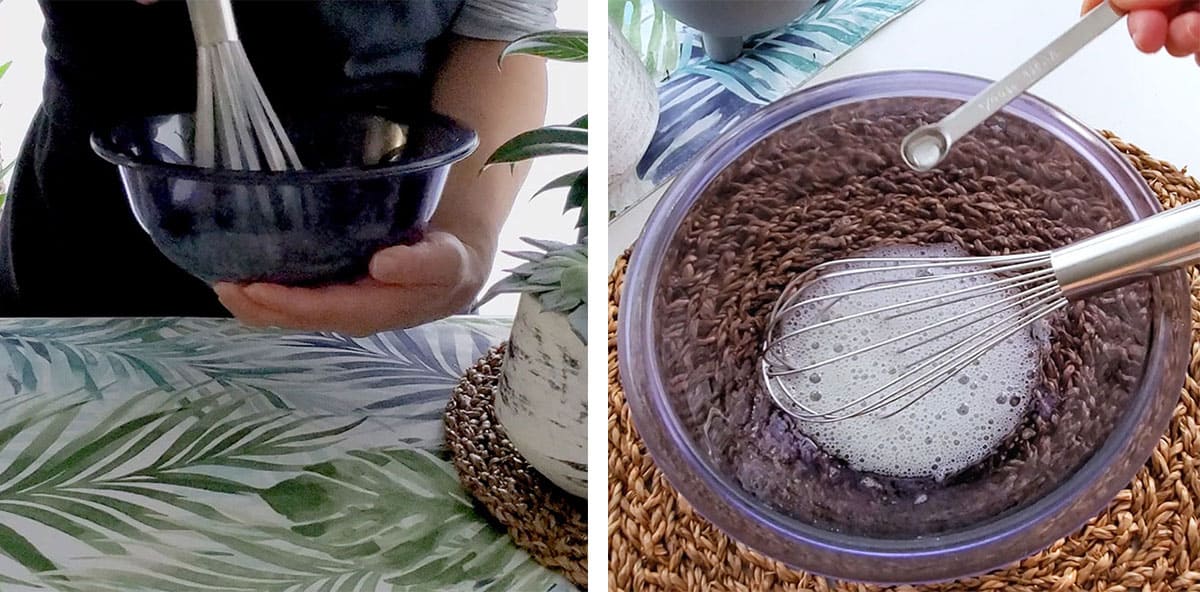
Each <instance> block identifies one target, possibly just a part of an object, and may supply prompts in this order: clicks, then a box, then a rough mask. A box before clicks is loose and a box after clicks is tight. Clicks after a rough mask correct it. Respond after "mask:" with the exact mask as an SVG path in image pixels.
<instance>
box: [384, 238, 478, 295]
mask: <svg viewBox="0 0 1200 592" xmlns="http://www.w3.org/2000/svg"><path fill="white" fill-rule="evenodd" d="M469 255H470V254H469V253H468V251H467V248H466V246H465V245H463V243H462V241H460V240H459V239H458V237H456V236H454V235H453V234H450V233H448V232H442V231H433V232H429V233H428V234H426V235H425V237H424V238H423V239H422V240H421V242H418V243H416V244H413V245H400V246H395V247H388V248H386V249H383V250H382V251H379V252H378V253H375V256H374V257H372V258H371V269H370V271H371V277H373V278H375V279H376V280H377V281H379V282H382V283H385V284H392V285H398V286H410V287H417V286H436V287H450V288H452V287H456V286H458V284H460V283H461V282H462V279H463V275H464V273H465V270H466V269H467V266H468V262H469Z"/></svg>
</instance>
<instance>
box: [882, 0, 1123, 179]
mask: <svg viewBox="0 0 1200 592" xmlns="http://www.w3.org/2000/svg"><path fill="white" fill-rule="evenodd" d="M1124 16H1125V15H1124V14H1122V13H1120V12H1117V10H1116V9H1114V8H1113V6H1112V5H1111V4H1110V3H1108V2H1104V3H1102V4H1100V5H1099V6H1097V7H1096V8H1093V9H1092V10H1091V11H1089V12H1088V13H1087V15H1085V16H1084V17H1083V18H1082V19H1080V20H1079V22H1077V23H1075V26H1073V27H1071V28H1070V29H1067V32H1065V33H1063V34H1062V35H1060V36H1059V37H1058V38H1057V39H1055V40H1054V41H1052V42H1050V44H1049V45H1047V46H1046V47H1045V48H1044V49H1042V50H1041V51H1039V52H1038V53H1037V54H1035V55H1034V56H1033V57H1031V58H1029V59H1028V60H1026V61H1025V63H1023V64H1021V65H1020V66H1018V67H1017V69H1016V70H1013V71H1012V73H1011V74H1009V75H1008V76H1005V77H1004V78H1001V79H1000V80H997V81H996V82H994V83H992V85H991V86H989V87H987V88H986V89H985V90H984V91H983V92H981V93H979V94H978V95H976V96H975V97H974V98H973V99H971V100H970V101H967V102H966V103H963V105H962V106H960V107H959V108H958V109H955V110H954V111H953V112H952V113H950V114H949V115H947V116H945V117H943V118H942V120H941V121H938V122H937V123H932V124H929V125H924V126H921V127H919V128H917V129H915V130H913V132H912V133H910V134H909V135H908V136H905V138H904V140H903V141H902V142H901V144H900V154H901V156H902V157H903V158H904V161H905V163H907V164H908V166H909V167H911V168H912V169H913V170H916V171H928V170H931V169H933V168H934V167H936V166H937V165H938V163H940V162H942V160H943V159H944V158H946V154H948V153H949V152H950V147H951V146H953V145H954V143H955V142H957V141H958V140H959V139H960V138H962V137H963V136H965V135H966V134H967V133H968V132H970V131H971V130H973V129H975V128H976V127H977V126H978V125H979V124H981V123H983V122H984V121H985V120H987V118H988V117H991V116H992V115H993V114H995V113H996V112H997V111H999V110H1000V109H1002V108H1003V107H1004V106H1005V105H1007V104H1008V103H1009V102H1011V101H1012V100H1013V99H1015V98H1016V97H1017V96H1018V95H1020V94H1021V93H1023V92H1025V91H1027V90H1029V87H1031V86H1033V85H1034V84H1036V83H1037V81H1039V80H1041V79H1042V78H1043V77H1045V76H1046V75H1047V74H1049V73H1050V72H1051V71H1052V70H1054V69H1055V68H1057V67H1058V66H1059V65H1061V64H1062V63H1063V62H1065V61H1066V60H1067V58H1069V57H1071V56H1073V55H1075V53H1076V52H1078V51H1079V50H1080V49H1082V48H1083V46H1085V45H1087V44H1088V43H1089V42H1091V41H1092V40H1093V39H1095V38H1096V37H1098V36H1100V34H1101V33H1103V32H1105V31H1107V30H1108V29H1109V27H1111V26H1113V25H1114V24H1116V23H1117V22H1118V21H1120V20H1121V18H1122V17H1124Z"/></svg>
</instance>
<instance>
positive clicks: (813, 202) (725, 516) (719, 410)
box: [617, 72, 1190, 583]
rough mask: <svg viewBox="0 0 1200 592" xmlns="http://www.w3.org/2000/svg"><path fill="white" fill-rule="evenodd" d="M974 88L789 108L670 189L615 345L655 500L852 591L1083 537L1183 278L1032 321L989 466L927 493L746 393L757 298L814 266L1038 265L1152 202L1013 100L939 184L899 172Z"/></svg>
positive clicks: (897, 81) (960, 150) (1145, 407)
mask: <svg viewBox="0 0 1200 592" xmlns="http://www.w3.org/2000/svg"><path fill="white" fill-rule="evenodd" d="M986 84H987V81H984V80H980V79H976V78H970V77H966V76H960V75H954V74H946V73H934V72H887V73H879V74H870V75H864V76H860V77H855V78H849V79H843V80H840V81H835V82H832V83H828V84H825V85H822V86H818V87H814V88H812V89H809V90H806V91H803V92H801V93H798V94H796V95H793V96H790V97H788V98H785V99H783V100H781V101H779V102H778V103H776V104H773V105H771V106H769V107H767V108H765V109H763V110H762V111H760V112H759V113H757V114H755V115H753V116H752V117H750V118H749V119H747V120H746V121H744V122H742V123H741V124H740V125H738V126H737V127H736V128H735V129H732V130H731V131H729V132H728V133H726V134H724V136H723V137H722V138H721V139H720V140H719V141H718V142H716V143H715V144H714V145H713V146H711V147H710V148H709V150H708V151H707V152H706V153H704V154H703V155H702V156H701V157H699V158H698V159H697V160H696V161H695V162H694V163H693V164H692V165H691V166H690V167H689V168H688V169H687V170H686V171H685V172H684V173H683V174H681V175H680V176H679V177H678V179H677V180H676V181H675V182H674V184H673V185H672V186H671V188H670V189H669V191H668V192H667V194H666V195H665V196H664V197H663V199H662V201H661V203H659V204H658V206H657V208H656V209H655V211H654V213H653V215H652V216H651V218H650V220H649V222H648V223H647V225H646V228H645V230H644V232H643V234H642V236H641V238H640V240H639V241H638V243H637V245H636V247H635V248H634V251H633V255H632V258H631V260H630V262H629V268H628V270H627V273H626V276H625V285H624V292H623V294H622V298H621V303H622V304H621V310H620V313H619V324H618V343H617V346H618V351H619V360H620V372H621V382H622V384H623V385H624V388H625V393H626V397H627V399H628V402H629V406H630V409H631V412H632V417H633V420H634V424H635V426H636V428H637V430H638V432H639V434H640V435H641V436H642V438H643V439H644V440H645V442H646V447H647V448H648V450H649V451H650V453H651V454H652V456H653V457H654V460H655V463H656V464H657V466H658V467H659V468H660V469H661V470H662V471H663V473H664V474H665V475H666V477H667V478H668V480H669V481H670V482H671V484H672V485H673V486H674V487H675V488H676V489H678V490H679V491H680V492H681V493H682V494H683V496H684V497H685V498H687V500H688V501H689V502H690V503H691V504H692V505H693V506H694V507H695V508H696V509H697V510H698V511H699V512H700V513H701V514H702V515H704V516H705V518H707V519H708V520H710V521H711V522H712V523H713V524H715V525H716V526H718V527H719V528H721V529H722V530H723V531H724V532H726V533H728V534H729V535H730V536H732V537H733V538H735V539H737V540H739V541H741V542H743V543H745V544H746V545H748V546H750V547H752V548H754V549H755V550H757V551H759V552H762V553H764V554H766V555H768V556H771V557H773V558H775V559H778V560H780V561H783V562H785V563H787V564H789V565H791V566H794V567H796V568H799V569H803V570H808V571H811V572H815V573H818V574H822V575H826V576H832V577H837V578H842V579H848V580H857V581H867V582H880V583H916V582H930V581H942V580H949V579H954V578H958V577H963V576H967V575H973V574H977V573H981V572H984V571H987V570H989V569H993V568H996V567H999V566H1002V565H1005V564H1008V563H1010V562H1013V561H1016V560H1019V559H1021V558H1023V557H1025V556H1027V555H1029V554H1032V553H1034V552H1037V551H1038V550H1041V549H1043V548H1045V547H1047V546H1048V545H1049V544H1051V543H1052V542H1053V541H1054V540H1055V539H1057V538H1059V537H1062V536H1065V535H1067V534H1069V533H1071V532H1072V531H1073V530H1074V529H1077V528H1079V527H1080V526H1081V525H1082V524H1083V523H1084V522H1085V521H1086V520H1087V519H1088V518H1090V517H1092V516H1093V515H1095V514H1096V513H1097V512H1098V511H1100V510H1101V509H1102V508H1103V507H1104V505H1105V504H1107V503H1108V502H1109V501H1110V500H1111V499H1112V497H1113V496H1114V495H1115V494H1116V493H1117V491H1119V490H1120V489H1121V488H1122V487H1124V486H1125V485H1126V484H1128V483H1129V481H1130V479H1131V478H1132V477H1133V476H1134V474H1135V473H1136V472H1137V470H1138V469H1139V468H1140V467H1141V465H1142V464H1143V463H1144V462H1145V461H1146V460H1147V458H1149V456H1150V454H1151V451H1152V449H1153V447H1154V446H1155V444H1156V442H1157V441H1158V438H1159V436H1160V435H1161V434H1162V433H1163V431H1164V430H1165V427H1166V425H1167V422H1168V421H1169V419H1170V417H1171V413H1172V411H1173V409H1174V407H1175V405H1176V403H1177V400H1178V396H1179V392H1180V388H1181V386H1182V381H1183V376H1184V373H1185V371H1186V361H1187V354H1188V351H1189V339H1190V314H1189V308H1188V291H1187V287H1186V283H1185V277H1184V275H1183V273H1182V272H1175V273H1170V274H1166V275H1162V276H1158V277H1155V278H1147V279H1144V280H1139V282H1137V283H1134V284H1130V285H1128V286H1125V287H1123V288H1120V289H1118V290H1115V291H1111V292H1108V293H1105V294H1101V295H1097V296H1094V297H1090V298H1087V299H1085V300H1082V301H1079V302H1073V303H1072V304H1071V306H1070V307H1069V308H1068V309H1067V310H1066V312H1063V313H1062V314H1060V315H1057V316H1055V317H1053V318H1052V319H1050V320H1049V321H1047V323H1046V324H1045V325H1044V326H1043V327H1041V328H1040V330H1041V331H1044V332H1046V334H1047V335H1049V338H1050V339H1049V341H1048V343H1050V344H1053V345H1048V346H1047V348H1046V349H1045V350H1044V351H1041V352H1039V353H1038V362H1037V365H1038V368H1039V370H1038V371H1037V373H1036V374H1037V375H1036V377H1035V376H1034V374H1030V377H1031V378H1036V380H1035V381H1034V382H1035V383H1036V384H1037V385H1038V386H1037V387H1036V388H1035V389H1033V390H1032V391H1031V392H1029V393H1024V394H1022V396H1025V395H1027V396H1028V399H1025V401H1026V404H1025V406H1024V409H1025V410H1024V414H1023V416H1022V419H1021V423H1020V424H1019V425H1018V427H1017V428H1016V429H1015V430H1013V432H1012V433H1010V434H1009V435H1008V436H1007V437H1006V438H1005V439H1004V441H1003V442H1002V443H1001V444H1000V445H999V446H998V447H997V448H996V449H995V450H993V451H992V452H991V453H990V454H989V456H988V457H987V458H986V459H984V460H983V461H980V462H978V463H976V464H975V465H973V466H971V467H970V468H968V469H966V470H962V471H959V472H957V473H955V474H953V475H950V476H946V477H944V478H942V479H935V478H933V477H928V478H925V477H920V478H899V477H894V476H888V475H881V474H876V473H869V472H865V471H859V470H856V469H854V468H853V467H852V466H851V465H849V464H847V463H846V462H845V461H844V460H842V459H839V458H838V457H836V456H835V455H832V454H829V453H828V452H827V451H825V450H822V449H821V448H820V447H819V446H817V445H816V444H815V443H814V442H813V440H812V439H810V438H808V437H807V435H806V434H805V433H804V430H803V429H801V426H800V425H798V424H797V422H796V420H795V419H794V418H792V417H791V416H789V415H787V414H785V413H784V412H783V411H781V410H780V409H778V408H776V407H775V406H774V405H772V404H771V402H770V400H769V398H768V396H767V395H766V394H765V393H764V389H763V387H762V385H761V381H760V380H759V378H758V361H759V359H760V358H759V356H760V352H759V347H760V345H761V341H762V333H763V330H764V327H765V320H766V318H767V316H768V315H769V313H770V310H771V306H772V305H773V304H774V301H775V299H776V298H777V297H778V295H779V293H780V291H781V290H782V289H783V287H784V285H785V284H786V283H787V280H789V279H790V278H792V277H794V276H795V275H796V274H799V273H802V272H804V271H805V270H807V269H808V268H810V267H812V266H813V265H815V264H817V263H820V262H821V261H826V260H830V259H835V258H842V257H845V256H848V255H851V254H853V253H855V252H859V251H863V250H866V249H869V248H872V247H876V246H888V245H894V244H909V245H913V244H915V245H930V244H935V243H936V244H941V243H953V244H955V245H956V246H957V247H959V248H961V249H963V250H966V251H968V252H970V253H971V254H974V255H985V254H996V253H1002V252H1014V253H1015V252H1027V251H1040V250H1046V249H1052V248H1055V247H1058V246H1062V245H1064V244H1067V243H1070V242H1073V241H1075V240H1079V239H1081V238H1084V237H1086V236H1090V235H1092V234H1095V233H1097V232H1101V231H1104V230H1107V229H1110V228H1112V227H1114V226H1118V225H1121V224H1125V223H1127V222H1130V221H1133V220H1137V219H1141V218H1144V217H1146V216H1149V215H1151V214H1153V213H1155V212H1157V211H1158V210H1159V209H1160V206H1159V203H1158V201H1157V200H1156V199H1155V197H1154V195H1153V193H1152V192H1151V191H1150V189H1149V188H1148V186H1147V185H1146V183H1145V182H1143V181H1142V179H1141V178H1140V177H1139V176H1138V174H1137V172H1136V171H1134V170H1133V168H1132V167H1131V166H1130V165H1129V164H1128V163H1127V162H1126V160H1125V159H1124V158H1123V157H1122V156H1121V155H1120V154H1119V153H1117V152H1116V151H1115V150H1114V149H1113V148H1111V147H1110V146H1109V144H1108V143H1106V142H1105V141H1104V140H1103V139H1102V138H1101V137H1100V136H1098V135H1097V134H1095V133H1093V132H1092V131H1091V130H1089V129H1088V128H1086V127H1085V126H1083V125H1082V124H1080V123H1079V122H1077V121H1075V120H1073V119H1071V118H1070V117H1068V116H1066V115H1065V114H1063V113H1062V112H1061V111H1060V110H1058V109H1057V108H1055V107H1053V106H1051V105H1049V104H1047V103H1045V102H1043V101H1040V100H1038V99H1036V98H1033V97H1030V96H1023V97H1020V98H1018V99H1017V100H1016V101H1014V102H1013V103H1012V104H1011V105H1009V106H1008V107H1007V108H1006V109H1005V110H1004V111H1003V112H1002V113H1000V114H998V115H997V116H995V117H993V118H992V119H990V120H989V121H987V122H985V123H984V125H982V126H981V127H980V128H978V129H977V130H975V131H974V132H972V134H970V135H969V136H968V137H967V138H964V140H963V141H961V142H960V143H959V144H957V145H956V146H955V148H954V150H953V151H952V152H951V154H950V156H949V157H948V158H947V160H946V161H945V162H943V164H942V165H941V166H940V167H938V169H936V170H934V171H932V172H929V173H915V172H911V171H909V170H908V169H907V168H906V167H905V166H904V165H903V164H902V161H901V158H900V155H899V151H898V149H899V145H900V140H901V138H902V137H903V136H904V135H905V134H906V133H908V131H910V130H911V129H913V128H915V127H917V126H918V125H920V124H923V123H929V122H932V121H934V120H936V119H937V118H939V117H940V116H941V115H943V114H945V113H947V112H949V111H950V110H951V109H953V108H954V107H955V106H956V105H958V104H961V102H962V101H964V100H965V99H967V98H969V97H971V96H973V95H974V94H976V93H977V92H979V91H980V90H982V89H983V88H984V87H985V86H986ZM1014 405H1015V403H1014ZM899 453H901V454H902V453H903V451H900V452H899Z"/></svg>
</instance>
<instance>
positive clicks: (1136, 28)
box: [1129, 19, 1145, 49]
mask: <svg viewBox="0 0 1200 592" xmlns="http://www.w3.org/2000/svg"><path fill="white" fill-rule="evenodd" d="M1129 37H1130V38H1131V39H1133V44H1134V45H1136V46H1137V47H1138V49H1141V48H1142V47H1144V46H1145V45H1144V43H1143V41H1144V40H1143V39H1142V25H1141V24H1140V23H1139V19H1129Z"/></svg>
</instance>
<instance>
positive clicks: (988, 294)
mask: <svg viewBox="0 0 1200 592" xmlns="http://www.w3.org/2000/svg"><path fill="white" fill-rule="evenodd" d="M1197 261H1200V202H1196V203H1192V204H1189V205H1186V206H1181V207H1178V208H1175V209H1173V210H1169V211H1166V212H1161V213H1159V214H1156V215H1154V216H1151V217H1149V218H1147V219H1145V220H1142V221H1139V222H1135V223H1132V224H1127V225H1124V226H1121V227H1118V228H1116V229H1113V230H1110V231H1108V232H1104V233H1101V234H1098V235H1096V236H1094V237H1091V238H1088V239H1085V240H1082V241H1079V242H1076V243H1073V244H1071V245H1068V246H1066V247H1063V248H1060V249H1056V250H1053V251H1049V252H1040V253H1030V254H1022V255H1003V256H993V257H903V256H901V257H878V258H853V259H843V260H839V261H831V262H828V263H825V264H822V265H819V266H817V267H814V268H812V269H811V270H809V271H808V272H807V273H805V274H803V275H801V276H798V277H797V278H795V279H793V280H792V282H791V283H790V284H789V285H788V286H787V287H786V288H785V289H784V291H783V293H782V294H781V296H780V298H779V299H778V301H777V302H776V305H775V308H774V310H773V311H772V313H771V316H770V319H769V320H768V328H767V333H766V339H765V340H764V344H763V352H762V361H761V368H760V370H761V375H762V379H763V382H764V385H765V387H766V388H767V390H768V392H769V393H770V395H771V397H772V398H773V399H774V400H775V402H776V404H777V405H779V406H780V407H781V408H782V409H784V410H785V411H787V412H788V413H790V414H792V415H794V416H795V417H797V418H798V419H800V420H802V421H805V422H812V423H830V422H837V421H843V420H846V419H851V418H856V417H862V416H864V415H867V414H871V413H878V415H880V416H883V417H889V416H892V415H895V414H897V413H899V412H901V411H903V410H904V409H906V408H908V407H909V406H911V405H913V404H914V403H916V402H917V401H919V400H921V399H922V398H924V397H925V396H927V395H929V394H930V393H931V392H933V391H934V390H935V389H937V388H938V387H939V386H941V385H942V384H944V383H945V382H946V381H948V380H950V379H951V378H953V377H954V376H956V375H958V374H959V373H960V372H962V371H963V370H964V369H966V368H967V367H968V366H970V365H971V364H973V363H974V362H975V361H977V360H979V358H981V357H982V356H983V355H984V354H986V353H988V352H989V351H990V350H992V349H993V348H995V347H997V345H998V344H1000V343H1002V342H1004V341H1005V340H1006V339H1010V338H1012V337H1013V336H1014V335H1017V334H1018V333H1019V332H1021V331H1028V330H1030V329H1031V327H1034V326H1035V325H1036V324H1037V323H1039V322H1040V321H1041V320H1043V319H1045V318H1046V317H1047V316H1048V315H1050V314H1051V313H1053V312H1054V311H1056V310H1059V309H1061V308H1063V307H1065V306H1067V304H1068V301H1069V300H1071V299H1076V298H1080V297H1083V296H1086V295H1089V294H1094V293H1097V292H1102V291H1105V290H1109V289H1112V288H1114V287H1117V286H1120V285H1122V284H1125V283H1128V282H1130V281H1133V280H1134V279H1136V278H1139V277H1144V276H1147V275H1151V274H1157V273H1161V272H1165V271H1169V270H1172V269H1176V268H1180V267H1183V266H1185V265H1189V264H1192V263H1195V262H1197ZM864 278H865V279H864ZM856 282H857V283H856ZM847 286H849V287H847ZM947 286H950V287H949V288H947ZM881 303H882V304H881ZM898 321H908V322H907V323H905V322H899V323H898ZM897 324H900V325H902V326H903V327H904V329H903V330H893V331H892V333H886V332H885V333H884V334H882V335H879V334H875V333H876V332H877V331H887V330H888V328H890V327H894V326H896V325H897ZM849 326H861V327H870V328H871V331H870V333H872V334H871V335H869V336H867V335H845V333H846V331H845V330H844V328H845V327H849ZM864 332H867V331H866V330H865V329H864ZM828 338H833V339H843V338H848V339H850V340H851V341H852V342H853V341H857V342H858V343H861V345H855V346H852V347H848V348H847V347H845V346H842V345H839V346H835V349H834V350H833V351H834V352H835V354H834V355H826V354H820V357H819V358H817V357H814V356H813V353H812V352H813V351H816V350H818V349H822V348H823V346H824V345H826V344H823V343H821V341H823V340H825V339H828ZM810 345H811V346H812V349H811V350H806V349H805V348H808V347H809V346H810ZM889 346H890V347H891V348H893V349H889V350H884V352H886V353H887V354H888V357H887V358H886V359H889V360H892V359H895V360H900V361H899V362H897V363H896V366H898V367H893V368H890V369H889V370H890V373H885V376H884V378H882V379H879V380H878V381H877V382H882V383H883V384H881V385H880V386H878V387H877V388H874V389H873V390H869V392H865V393H857V392H856V393H845V394H843V395H842V396H840V397H838V400H837V401H836V402H834V403H833V404H826V405H825V406H826V407H827V408H825V409H817V408H816V407H817V401H816V400H814V399H817V397H816V396H815V395H816V393H814V396H812V397H807V396H805V395H806V393H804V392H803V391H802V387H797V386H796V385H797V384H801V385H804V384H805V383H804V381H803V380H798V379H803V378H804V377H805V376H811V377H812V379H813V380H812V381H813V382H814V383H816V382H819V381H820V378H821V376H820V374H819V373H818V372H817V371H818V370H819V369H821V368H826V367H828V366H830V365H831V364H835V363H838V362H843V361H846V360H851V359H858V356H861V355H863V354H866V353H868V352H873V351H875V350H877V349H879V348H883V347H889ZM839 347H840V348H841V349H837V348H839ZM884 352H877V353H884ZM789 382H790V383H791V384H792V386H791V387H789V386H788V383H789ZM872 384H875V383H872ZM868 388H869V387H868Z"/></svg>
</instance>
